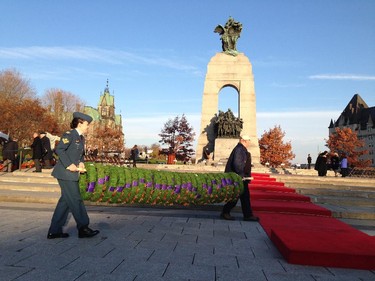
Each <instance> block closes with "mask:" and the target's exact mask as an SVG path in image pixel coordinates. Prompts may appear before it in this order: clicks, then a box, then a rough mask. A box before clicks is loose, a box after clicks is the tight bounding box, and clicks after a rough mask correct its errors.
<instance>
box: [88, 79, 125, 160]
mask: <svg viewBox="0 0 375 281" xmlns="http://www.w3.org/2000/svg"><path fill="white" fill-rule="evenodd" d="M84 112H85V113H86V114H88V115H90V116H91V117H92V118H93V121H92V123H91V124H90V126H89V131H88V133H87V137H86V148H87V149H88V150H92V151H93V150H95V149H97V150H98V152H99V154H100V155H101V154H107V153H113V152H117V153H119V152H122V151H123V149H124V133H123V130H122V117H121V115H120V114H116V112H115V97H114V96H113V95H111V94H110V92H109V87H108V80H107V85H106V87H105V88H104V92H103V93H101V95H100V98H99V103H98V108H97V109H96V108H93V107H91V106H85V108H84Z"/></svg>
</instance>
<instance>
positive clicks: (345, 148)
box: [326, 128, 371, 167]
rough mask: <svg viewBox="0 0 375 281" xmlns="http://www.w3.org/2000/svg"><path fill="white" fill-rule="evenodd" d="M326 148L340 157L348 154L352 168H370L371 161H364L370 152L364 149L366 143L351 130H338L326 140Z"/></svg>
mask: <svg viewBox="0 0 375 281" xmlns="http://www.w3.org/2000/svg"><path fill="white" fill-rule="evenodd" d="M326 142H327V144H326V146H327V147H328V148H329V149H330V150H331V151H332V152H337V153H338V154H339V155H341V154H343V153H344V154H346V156H347V158H348V162H349V165H350V166H352V167H368V166H370V162H371V161H370V160H369V159H364V157H363V156H364V155H366V154H368V151H367V150H365V149H363V147H364V146H365V142H364V141H363V140H360V139H358V136H357V133H356V132H353V131H352V130H351V129H350V128H342V129H340V128H336V129H335V132H334V133H333V134H331V135H330V136H329V139H328V140H326Z"/></svg>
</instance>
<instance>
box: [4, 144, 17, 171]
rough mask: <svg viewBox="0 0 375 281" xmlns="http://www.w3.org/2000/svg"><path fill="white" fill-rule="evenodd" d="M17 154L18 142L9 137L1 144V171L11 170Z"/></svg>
mask: <svg viewBox="0 0 375 281" xmlns="http://www.w3.org/2000/svg"><path fill="white" fill-rule="evenodd" d="M17 154H18V144H17V142H16V141H14V140H13V139H12V138H9V140H8V141H7V142H5V143H4V145H3V160H4V163H3V165H4V168H3V172H12V167H13V165H14V164H15V162H16V158H17Z"/></svg>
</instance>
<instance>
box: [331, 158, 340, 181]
mask: <svg viewBox="0 0 375 281" xmlns="http://www.w3.org/2000/svg"><path fill="white" fill-rule="evenodd" d="M331 168H332V170H333V171H334V173H335V177H337V176H338V173H339V168H340V158H339V154H338V153H337V152H335V153H333V154H332V155H331Z"/></svg>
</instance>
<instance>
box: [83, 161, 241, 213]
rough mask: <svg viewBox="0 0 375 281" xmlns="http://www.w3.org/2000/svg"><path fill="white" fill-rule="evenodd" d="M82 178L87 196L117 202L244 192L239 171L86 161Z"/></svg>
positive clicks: (195, 201)
mask: <svg viewBox="0 0 375 281" xmlns="http://www.w3.org/2000/svg"><path fill="white" fill-rule="evenodd" d="M85 165H86V170H87V172H86V173H85V174H81V176H80V180H79V186H80V191H81V194H82V197H83V199H84V200H89V201H92V202H107V203H116V204H151V205H164V206H170V205H185V206H187V205H205V204H212V203H220V202H228V201H231V200H234V199H236V198H237V197H238V196H239V195H240V194H241V193H242V192H243V188H244V187H243V183H242V179H241V177H240V176H238V175H237V174H235V173H202V174H201V173H186V172H184V173H182V172H171V171H157V170H147V169H142V168H129V167H119V166H111V165H103V164H99V163H95V164H94V163H86V164H85Z"/></svg>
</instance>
